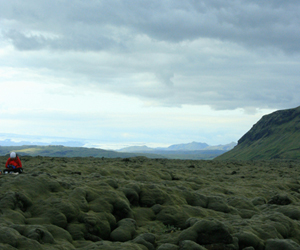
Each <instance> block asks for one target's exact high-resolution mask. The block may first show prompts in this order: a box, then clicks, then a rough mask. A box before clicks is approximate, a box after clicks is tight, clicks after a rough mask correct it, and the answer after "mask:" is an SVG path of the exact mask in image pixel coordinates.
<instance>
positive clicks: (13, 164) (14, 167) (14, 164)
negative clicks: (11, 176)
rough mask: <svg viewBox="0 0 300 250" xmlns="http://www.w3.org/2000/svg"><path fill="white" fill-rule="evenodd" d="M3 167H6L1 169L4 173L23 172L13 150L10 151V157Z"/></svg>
mask: <svg viewBox="0 0 300 250" xmlns="http://www.w3.org/2000/svg"><path fill="white" fill-rule="evenodd" d="M5 168H6V169H5V170H4V171H3V172H4V174H8V173H22V172H23V168H22V162H21V160H20V158H19V157H18V156H17V154H16V153H15V152H11V153H10V157H9V158H8V160H7V162H6V164H5Z"/></svg>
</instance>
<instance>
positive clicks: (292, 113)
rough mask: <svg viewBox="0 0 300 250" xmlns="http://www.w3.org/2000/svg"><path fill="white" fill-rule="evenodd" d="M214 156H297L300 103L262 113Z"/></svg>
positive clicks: (217, 158) (281, 157)
mask: <svg viewBox="0 0 300 250" xmlns="http://www.w3.org/2000/svg"><path fill="white" fill-rule="evenodd" d="M215 159H216V160H233V159H236V160H259V159H263V160H270V159H300V107H297V108H294V109H287V110H279V111H276V112H273V113H271V114H269V115H265V116H263V117H262V118H261V119H260V120H259V121H258V122H257V123H256V124H255V125H254V126H253V127H252V128H251V129H250V131H249V132H247V133H246V134H245V135H244V136H243V137H242V138H241V139H240V140H239V141H238V145H237V146H236V147H234V148H233V149H232V150H230V151H228V152H226V153H224V154H222V155H220V156H218V157H216V158H215Z"/></svg>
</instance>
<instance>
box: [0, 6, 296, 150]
mask: <svg viewBox="0 0 300 250" xmlns="http://www.w3.org/2000/svg"><path fill="white" fill-rule="evenodd" d="M0 3H1V9H0V89H1V92H0V131H1V133H2V134H7V139H11V138H9V135H8V134H16V135H20V137H21V136H22V135H24V136H25V135H26V136H33V137H34V136H35V138H36V137H37V136H38V137H39V138H40V140H43V138H44V140H45V141H46V140H49V138H56V139H57V138H68V139H74V140H81V141H84V142H85V143H86V145H101V146H103V147H105V145H106V147H116V145H121V144H122V145H125V144H128V145H129V144H130V145H133V144H136V145H142V144H146V145H170V144H175V143H187V142H191V141H198V142H206V143H208V144H210V145H217V144H227V143H230V142H232V141H237V140H238V139H239V138H240V137H241V136H242V135H243V134H245V133H246V132H247V131H248V130H249V129H250V128H251V127H252V125H253V124H254V123H256V122H257V121H258V120H259V119H260V118H261V117H262V116H263V115H265V114H268V113H270V112H273V111H275V110H278V109H286V108H294V107H296V106H299V95H298V92H299V91H298V90H299V87H300V83H299V81H298V79H299V66H300V60H299V59H300V58H299V51H300V35H299V28H298V27H299V25H300V17H299V14H298V13H299V11H300V3H298V2H297V1H282V2H278V1H277V2H274V1H263V2H258V1H254V0H253V1H246V2H245V1H227V2H223V3H221V2H215V1H208V0H207V1H201V2H197V1H190V0H187V1H181V0H175V1H171V2H170V1H158V0H154V1H151V3H150V2H141V1H128V2H122V1H116V2H115V3H114V4H113V5H112V4H111V3H110V2H109V1H86V2H84V1H74V3H73V4H72V5H71V6H70V5H69V4H68V3H67V2H64V1H58V0H54V1H52V2H51V5H49V2H48V1H45V0H39V1H37V0H30V1H26V2H24V1H4V0H0ZM26 136H25V137H26ZM26 138H27V137H26Z"/></svg>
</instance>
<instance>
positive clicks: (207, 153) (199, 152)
mask: <svg viewBox="0 0 300 250" xmlns="http://www.w3.org/2000/svg"><path fill="white" fill-rule="evenodd" d="M235 145H236V143H235V142H232V143H229V144H226V145H217V146H210V145H208V144H207V143H201V142H190V143H183V144H174V145H171V146H169V147H165V148H163V147H158V148H150V147H147V146H131V147H126V148H122V149H119V150H116V151H117V152H122V153H140V154H149V153H151V154H155V155H161V156H163V157H166V158H172V159H195V160H196V159H198V160H199V159H206V160H207V159H213V158H215V157H216V156H218V155H221V154H223V153H225V152H227V151H228V150H230V149H232V148H233V147H234V146H235Z"/></svg>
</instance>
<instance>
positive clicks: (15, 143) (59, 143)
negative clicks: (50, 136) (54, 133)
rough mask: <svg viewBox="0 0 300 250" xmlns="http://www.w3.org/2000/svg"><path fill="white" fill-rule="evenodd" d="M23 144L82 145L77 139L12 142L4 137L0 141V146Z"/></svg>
mask: <svg viewBox="0 0 300 250" xmlns="http://www.w3.org/2000/svg"><path fill="white" fill-rule="evenodd" d="M23 145H36V146H47V145H52V146H54V145H61V146H65V147H83V146H84V143H82V142H79V141H65V142H59V141H53V142H50V143H44V142H30V141H20V142H14V141H12V140H10V139H5V140H2V141H0V146H8V147H9V146H23Z"/></svg>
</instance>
